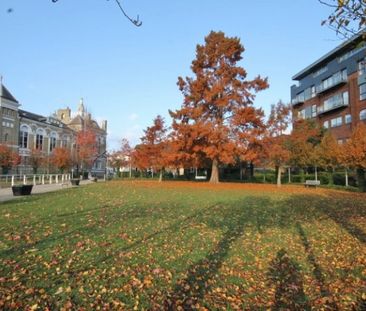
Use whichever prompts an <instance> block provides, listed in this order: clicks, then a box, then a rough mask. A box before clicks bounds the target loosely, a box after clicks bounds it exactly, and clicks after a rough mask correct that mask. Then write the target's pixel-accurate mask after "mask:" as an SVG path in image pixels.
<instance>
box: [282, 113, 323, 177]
mask: <svg viewBox="0 0 366 311" xmlns="http://www.w3.org/2000/svg"><path fill="white" fill-rule="evenodd" d="M322 136H323V130H322V129H321V128H320V127H319V126H318V124H317V123H316V122H314V121H313V120H308V119H307V120H298V121H296V122H295V123H294V128H293V130H292V133H291V136H290V139H289V141H288V146H289V151H290V164H291V165H293V166H296V167H299V168H300V169H301V172H302V173H303V170H304V168H306V167H308V166H309V165H311V166H315V165H316V163H318V158H317V153H316V152H314V147H315V146H316V145H318V144H319V143H320V141H321V139H322ZM303 179H304V176H303V174H302V180H301V181H302V182H303V181H304V180H303Z"/></svg>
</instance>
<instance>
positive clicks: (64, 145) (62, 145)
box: [61, 135, 68, 148]
mask: <svg viewBox="0 0 366 311" xmlns="http://www.w3.org/2000/svg"><path fill="white" fill-rule="evenodd" d="M67 140H68V137H67V136H66V135H63V136H62V140H61V147H65V148H66V147H67Z"/></svg>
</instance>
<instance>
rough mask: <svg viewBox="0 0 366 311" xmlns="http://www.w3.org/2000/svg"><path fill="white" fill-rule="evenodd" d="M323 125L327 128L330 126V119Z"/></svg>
mask: <svg viewBox="0 0 366 311" xmlns="http://www.w3.org/2000/svg"><path fill="white" fill-rule="evenodd" d="M323 127H324V128H326V129H327V128H329V121H324V123H323Z"/></svg>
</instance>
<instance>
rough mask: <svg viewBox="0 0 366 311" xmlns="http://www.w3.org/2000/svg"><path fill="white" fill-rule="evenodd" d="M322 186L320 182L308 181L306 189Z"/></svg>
mask: <svg viewBox="0 0 366 311" xmlns="http://www.w3.org/2000/svg"><path fill="white" fill-rule="evenodd" d="M319 185H320V180H306V181H305V183H304V186H305V187H315V188H316V186H319Z"/></svg>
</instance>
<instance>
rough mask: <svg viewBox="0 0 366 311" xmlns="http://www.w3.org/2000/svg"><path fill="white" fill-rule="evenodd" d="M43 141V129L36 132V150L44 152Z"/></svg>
mask: <svg viewBox="0 0 366 311" xmlns="http://www.w3.org/2000/svg"><path fill="white" fill-rule="evenodd" d="M43 140H44V133H43V130H42V129H38V130H37V132H36V149H37V150H42V149H43Z"/></svg>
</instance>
